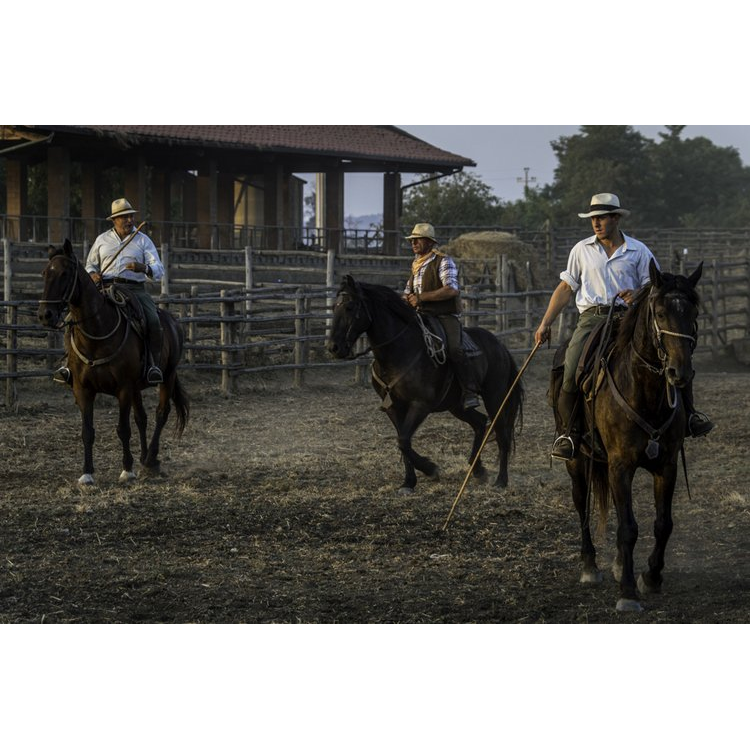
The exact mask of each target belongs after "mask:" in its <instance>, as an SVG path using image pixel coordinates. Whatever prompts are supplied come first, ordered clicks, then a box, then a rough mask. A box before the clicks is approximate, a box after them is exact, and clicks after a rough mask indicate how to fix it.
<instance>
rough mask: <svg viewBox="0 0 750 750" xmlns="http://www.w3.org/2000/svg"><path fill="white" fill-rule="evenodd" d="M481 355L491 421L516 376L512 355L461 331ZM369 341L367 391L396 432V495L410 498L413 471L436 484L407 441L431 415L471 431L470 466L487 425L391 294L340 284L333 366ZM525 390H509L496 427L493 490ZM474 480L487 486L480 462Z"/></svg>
mask: <svg viewBox="0 0 750 750" xmlns="http://www.w3.org/2000/svg"><path fill="white" fill-rule="evenodd" d="M466 333H467V334H469V336H470V337H471V339H472V340H473V341H474V343H475V344H476V346H477V347H478V348H479V350H480V352H481V354H480V355H479V356H478V357H477V358H476V359H477V360H478V365H474V366H475V367H477V368H478V375H477V382H478V383H479V384H481V385H480V388H479V390H480V394H481V396H482V400H483V401H484V404H485V407H486V408H487V411H488V412H489V413H490V414H491V415H492V416H493V417H494V415H495V414H496V413H497V410H498V409H499V407H500V405H501V403H502V401H503V399H504V398H505V395H506V393H507V392H508V390H509V388H510V386H511V385H512V384H513V382H514V380H515V378H516V375H517V374H518V370H517V368H516V364H515V362H514V361H513V358H512V356H511V355H510V352H508V350H507V349H506V348H505V346H504V345H503V344H502V343H500V342H499V341H498V340H497V339H496V338H495V336H494V335H493V334H492V333H490V332H489V331H487V330H485V329H483V328H467V329H466ZM362 334H367V338H368V340H369V343H370V347H371V349H372V351H373V355H374V360H373V366H372V386H373V388H374V389H375V391H376V392H377V393H378V395H379V396H380V398H381V399H382V400H383V403H382V406H381V408H382V409H383V410H384V411H385V412H386V414H387V415H388V417H389V418H390V420H391V422H392V423H393V426H394V427H395V428H396V433H397V436H398V447H399V450H400V451H401V455H402V457H403V462H404V470H405V474H404V481H403V485H402V487H401V488H400V490H399V492H400V493H401V494H408V493H411V492H413V491H414V488H415V487H416V484H417V475H416V471H415V469H416V470H418V471H420V472H422V473H423V474H425V475H426V476H428V477H432V478H438V475H439V471H438V467H437V466H436V465H435V464H434V463H433V462H432V461H431V460H430V459H429V458H427V457H425V456H421V455H420V454H419V453H417V452H416V451H415V450H414V448H413V447H412V437H413V435H414V433H415V432H416V430H417V428H418V427H419V426H420V424H422V422H423V421H424V420H425V419H426V417H427V416H428V415H429V414H431V413H433V412H440V411H446V410H447V411H449V412H450V413H451V414H453V416H454V417H456V418H457V419H460V420H462V421H463V422H466V423H467V424H469V425H470V426H471V428H472V430H473V431H474V441H473V444H472V448H471V454H470V456H469V463H471V462H472V461H473V460H474V457H475V456H476V454H477V451H478V450H479V447H480V446H481V444H482V440H483V438H484V434H485V429H486V425H487V417H486V416H485V415H484V414H482V413H481V412H479V411H477V410H476V409H468V410H464V408H463V404H462V392H461V387H460V385H459V383H458V379H457V378H456V377H455V376H454V374H453V369H452V367H451V365H450V363H449V362H444V363H442V364H436V363H435V362H434V361H433V359H431V357H430V354H429V351H428V347H427V346H426V345H425V332H424V330H423V328H422V326H421V325H420V322H419V319H418V315H417V312H416V311H415V310H414V308H412V307H411V306H410V305H409V304H407V303H406V302H405V301H404V300H403V299H402V298H401V297H400V296H399V295H398V294H397V293H396V292H394V291H393V290H392V289H389V288H388V287H385V286H381V285H379V284H369V283H366V282H358V281H355V280H354V279H353V278H352V277H351V276H346V277H345V278H344V280H343V282H342V284H341V287H340V289H339V292H338V296H337V298H336V303H335V306H334V310H333V321H332V325H331V333H330V337H329V341H328V350H329V352H330V353H331V354H332V355H333V356H335V357H337V358H338V359H345V358H349V357H351V356H352V355H353V350H354V344H355V342H356V341H357V339H358V338H359V337H360V336H361V335H362ZM522 400H523V389H522V387H521V386H520V384H519V386H518V387H516V388H515V389H514V391H513V392H512V393H511V395H510V397H509V398H508V402H507V404H506V407H505V409H504V410H503V413H502V414H501V415H500V417H499V418H498V419H497V421H496V423H495V427H494V434H495V440H496V442H497V447H498V456H499V469H498V474H497V478H496V479H495V483H494V484H495V486H496V487H505V486H507V484H508V457H509V454H510V452H511V450H512V448H513V432H514V426H515V422H516V418H517V416H518V413H519V411H520V409H521V405H522ZM474 476H475V477H476V478H478V479H485V478H486V476H487V471H486V469H485V467H484V466H483V465H482V462H481V458H480V459H479V460H477V463H476V466H475V469H474Z"/></svg>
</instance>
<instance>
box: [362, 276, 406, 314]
mask: <svg viewBox="0 0 750 750" xmlns="http://www.w3.org/2000/svg"><path fill="white" fill-rule="evenodd" d="M359 285H360V287H361V288H362V291H363V292H364V293H365V294H366V295H367V298H368V299H370V300H372V302H373V304H375V305H376V306H378V307H385V308H386V309H388V310H390V311H391V312H392V313H393V314H394V315H396V316H397V317H398V318H400V319H401V320H403V321H404V323H412V322H414V321H415V320H416V317H417V314H416V312H415V310H414V308H413V307H411V305H409V304H407V303H406V302H404V300H403V299H402V298H401V295H400V294H398V293H397V292H394V291H393V289H390V288H389V287H387V286H383V285H382V284H369V283H367V282H366V281H360V282H359Z"/></svg>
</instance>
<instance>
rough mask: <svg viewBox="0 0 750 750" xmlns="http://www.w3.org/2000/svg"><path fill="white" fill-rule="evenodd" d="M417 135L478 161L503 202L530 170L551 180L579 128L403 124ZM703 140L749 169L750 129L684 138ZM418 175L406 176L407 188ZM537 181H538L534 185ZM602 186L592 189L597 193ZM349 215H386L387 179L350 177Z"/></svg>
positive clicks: (653, 129)
mask: <svg viewBox="0 0 750 750" xmlns="http://www.w3.org/2000/svg"><path fill="white" fill-rule="evenodd" d="M397 127H400V128H402V129H403V130H406V131H407V132H409V133H411V134H412V135H415V136H417V137H418V138H421V139H422V140H424V141H427V142H428V143H430V144H432V145H433V146H437V147H439V148H442V149H444V150H446V151H450V152H452V153H454V154H458V155H459V156H465V157H467V158H469V159H471V160H472V161H475V162H476V164H477V166H476V168H472V169H469V170H465V171H468V172H471V173H474V174H476V175H477V176H479V177H480V178H481V179H482V181H483V182H485V183H486V184H488V185H489V186H490V187H491V188H492V189H493V191H494V193H495V195H497V196H498V198H500V199H501V200H503V201H509V200H510V201H513V200H517V199H519V198H521V197H523V187H524V185H523V182H524V180H525V176H526V171H525V168H526V167H528V168H529V171H528V176H529V178H530V182H529V185H530V186H541V185H545V184H548V183H550V182H552V180H553V179H554V170H555V167H556V166H557V159H556V157H555V155H554V153H553V151H552V147H551V146H550V143H551V142H552V141H553V140H557V139H558V138H559V137H560V136H561V135H574V134H575V133H577V132H579V130H580V125H398V126H397ZM635 127H637V129H638V130H640V131H641V132H642V133H643V134H644V135H645V136H646V137H647V138H653V139H654V140H656V141H657V142H658V140H659V137H658V133H659V132H660V131H664V126H663V125H637V126H635ZM698 136H704V137H706V138H708V139H709V140H711V141H712V142H713V143H714V144H716V145H717V146H734V147H735V148H737V150H738V151H739V152H740V157H741V158H742V161H743V163H744V164H745V165H750V125H688V126H686V128H685V130H683V132H682V137H683V138H696V137H698ZM413 177H414V176H410V175H406V174H405V175H402V182H403V183H404V184H406V183H408V182H410V181H412V179H413ZM531 178H535V179H536V182H532V181H531ZM600 188H601V189H602V190H603V189H604V187H602V186H592V193H593V192H597V191H598V190H599V189H600ZM345 191H346V192H345V213H346V215H347V216H349V215H351V216H362V215H367V214H373V213H381V212H382V200H383V198H382V193H383V179H382V175H370V174H351V175H346V177H345Z"/></svg>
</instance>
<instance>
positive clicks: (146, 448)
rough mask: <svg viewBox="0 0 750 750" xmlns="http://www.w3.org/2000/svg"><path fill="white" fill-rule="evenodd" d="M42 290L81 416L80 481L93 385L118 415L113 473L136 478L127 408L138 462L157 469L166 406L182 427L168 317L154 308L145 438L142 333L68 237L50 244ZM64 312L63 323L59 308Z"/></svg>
mask: <svg viewBox="0 0 750 750" xmlns="http://www.w3.org/2000/svg"><path fill="white" fill-rule="evenodd" d="M43 277H44V298H43V299H42V300H40V301H39V312H38V315H39V320H40V322H41V323H42V324H43V325H45V326H47V327H49V328H60V327H61V326H62V325H66V330H65V350H66V351H67V352H68V367H69V368H70V371H71V374H72V378H73V382H72V385H73V393H74V395H75V399H76V403H77V404H78V408H79V409H80V410H81V418H82V421H83V429H82V438H83V452H84V459H83V475H82V476H81V477H80V479H79V480H78V483H79V484H80V485H81V486H90V485H93V484H94V477H93V474H94V461H93V446H94V435H95V432H94V400H95V398H96V394H97V393H106V394H109V395H110V396H114V397H115V398H117V401H118V402H119V405H120V416H119V422H118V425H117V435H118V437H119V438H120V442H121V443H122V467H123V470H122V473H121V474H120V481H122V482H127V481H131V480H133V479H135V474H134V473H133V454H132V453H131V451H130V436H131V430H130V410H131V407H132V408H133V409H134V412H135V423H136V425H137V427H138V433H139V435H140V444H141V453H140V460H141V464H142V466H143V468H144V470H145V471H146V473H158V470H159V457H158V456H159V439H160V436H161V432H162V429H163V428H164V425H165V424H166V422H167V418H168V416H169V412H170V409H171V406H170V400H171V401H172V402H173V403H174V406H175V409H176V412H177V428H176V429H177V433H178V434H182V431H183V430H184V429H185V425H186V424H187V421H188V417H189V414H190V403H189V399H188V396H187V393H186V392H185V391H184V389H183V388H182V384H181V383H180V381H179V379H178V377H177V364H178V362H179V360H180V356H181V354H182V344H183V336H182V331H181V329H180V327H179V326H178V324H177V322H176V321H175V319H174V318H173V317H172V315H170V314H169V313H168V312H165V311H164V310H159V319H160V321H161V324H162V330H163V332H164V337H163V339H164V343H163V348H162V353H161V362H162V370H163V373H164V382H163V383H162V384H161V385H159V403H158V405H157V407H156V426H155V428H154V434H153V436H152V438H151V442H150V443H148V442H147V438H146V425H147V417H146V411H145V409H144V408H143V400H142V397H141V390H142V389H143V388H146V387H147V384H146V382H145V379H144V376H143V364H142V362H143V346H144V344H143V339H142V337H141V336H140V335H138V334H137V333H136V331H135V329H134V327H133V324H132V322H131V320H130V317H129V316H128V315H126V314H125V312H123V307H122V306H121V305H118V304H116V303H115V301H114V300H113V299H112V298H111V297H110V296H108V295H104V294H102V293H101V292H100V291H99V289H98V287H97V286H96V284H95V283H94V281H93V280H92V279H91V277H90V276H89V274H88V273H86V270H85V268H84V267H83V265H82V264H81V263H80V262H79V261H78V258H77V257H76V256H75V255H74V253H73V248H72V247H71V245H70V242H69V240H65V243H64V245H63V247H62V249H56V248H54V247H52V246H50V248H49V261H48V263H47V266H46V268H45V269H44V272H43ZM66 310H69V311H70V319H69V321H68V322H67V323H64V316H65V311H66Z"/></svg>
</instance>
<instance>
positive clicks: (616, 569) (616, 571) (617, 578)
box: [612, 560, 622, 583]
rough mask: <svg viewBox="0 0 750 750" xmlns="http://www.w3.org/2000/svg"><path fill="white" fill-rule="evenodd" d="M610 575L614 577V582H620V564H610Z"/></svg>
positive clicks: (615, 562)
mask: <svg viewBox="0 0 750 750" xmlns="http://www.w3.org/2000/svg"><path fill="white" fill-rule="evenodd" d="M612 575H613V576H614V578H615V581H617V583H620V581H621V580H622V564H621V563H618V562H617V560H615V561H614V562H613V563H612Z"/></svg>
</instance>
